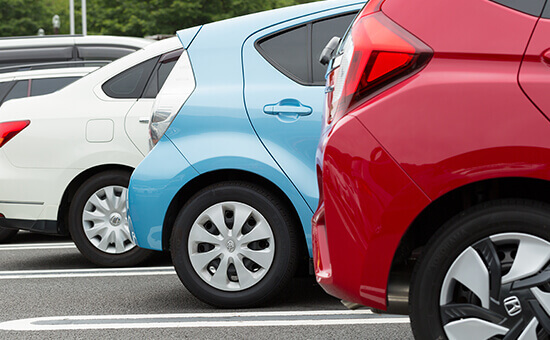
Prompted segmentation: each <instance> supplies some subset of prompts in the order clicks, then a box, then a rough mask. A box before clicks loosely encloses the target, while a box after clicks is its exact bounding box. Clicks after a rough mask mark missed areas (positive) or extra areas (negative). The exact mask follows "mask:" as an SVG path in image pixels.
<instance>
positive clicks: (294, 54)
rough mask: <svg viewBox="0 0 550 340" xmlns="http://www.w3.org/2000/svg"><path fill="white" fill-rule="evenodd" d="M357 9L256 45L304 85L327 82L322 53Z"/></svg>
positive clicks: (267, 57)
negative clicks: (320, 61) (321, 61)
mask: <svg viewBox="0 0 550 340" xmlns="http://www.w3.org/2000/svg"><path fill="white" fill-rule="evenodd" d="M356 14H357V12H353V13H349V14H345V15H340V16H336V17H332V18H329V19H324V20H318V21H314V22H310V23H308V24H307V25H301V26H298V27H296V28H292V29H290V30H287V31H284V32H282V33H276V34H274V35H271V36H268V37H267V38H264V39H262V40H260V41H259V42H258V43H257V44H256V49H257V50H258V52H260V54H262V56H263V57H264V58H265V59H266V60H267V61H268V62H269V63H270V64H271V65H273V66H274V67H275V68H277V69H278V70H279V71H281V72H282V73H283V74H285V75H286V76H287V77H289V78H291V79H292V80H294V81H296V82H298V83H300V84H302V85H324V83H325V72H326V67H325V66H323V65H321V64H320V63H319V57H320V55H321V52H322V51H323V48H325V46H326V44H327V43H328V42H329V40H330V39H331V38H332V37H334V36H338V37H341V36H343V35H344V33H345V32H346V29H347V28H348V26H349V25H350V24H351V22H352V21H353V18H354V17H355V15H356Z"/></svg>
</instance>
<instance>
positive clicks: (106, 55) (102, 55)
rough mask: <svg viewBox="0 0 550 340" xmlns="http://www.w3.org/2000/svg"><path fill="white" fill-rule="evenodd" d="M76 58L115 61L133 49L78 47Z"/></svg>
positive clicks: (133, 50)
mask: <svg viewBox="0 0 550 340" xmlns="http://www.w3.org/2000/svg"><path fill="white" fill-rule="evenodd" d="M77 49H78V58H79V59H82V60H116V59H118V58H121V57H124V56H125V55H128V54H130V53H132V52H135V51H136V50H135V49H132V48H129V47H116V46H112V47H109V46H78V47H77Z"/></svg>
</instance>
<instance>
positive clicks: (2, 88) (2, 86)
mask: <svg viewBox="0 0 550 340" xmlns="http://www.w3.org/2000/svg"><path fill="white" fill-rule="evenodd" d="M12 85H13V82H12V81H5V82H3V83H0V103H2V100H3V99H4V97H5V96H6V94H7V93H8V92H9V91H10V89H11V86H12Z"/></svg>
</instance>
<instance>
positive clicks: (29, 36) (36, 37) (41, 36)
mask: <svg viewBox="0 0 550 340" xmlns="http://www.w3.org/2000/svg"><path fill="white" fill-rule="evenodd" d="M71 37H83V35H82V34H73V35H71V34H57V35H20V36H14V37H0V40H17V39H46V38H71Z"/></svg>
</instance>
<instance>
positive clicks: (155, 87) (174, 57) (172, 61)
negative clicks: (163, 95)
mask: <svg viewBox="0 0 550 340" xmlns="http://www.w3.org/2000/svg"><path fill="white" fill-rule="evenodd" d="M182 53H183V49H178V50H175V51H172V52H169V53H166V54H164V55H163V56H162V57H161V58H160V59H159V62H158V65H157V67H156V68H155V70H154V71H153V74H152V75H151V78H150V79H149V83H148V84H147V88H146V89H145V92H144V93H143V98H156V97H157V94H158V93H159V92H160V89H162V86H163V85H164V83H165V82H166V79H167V78H168V75H169V74H170V72H172V69H173V68H174V66H175V65H176V62H177V61H178V59H179V57H180V56H181V54H182Z"/></svg>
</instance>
